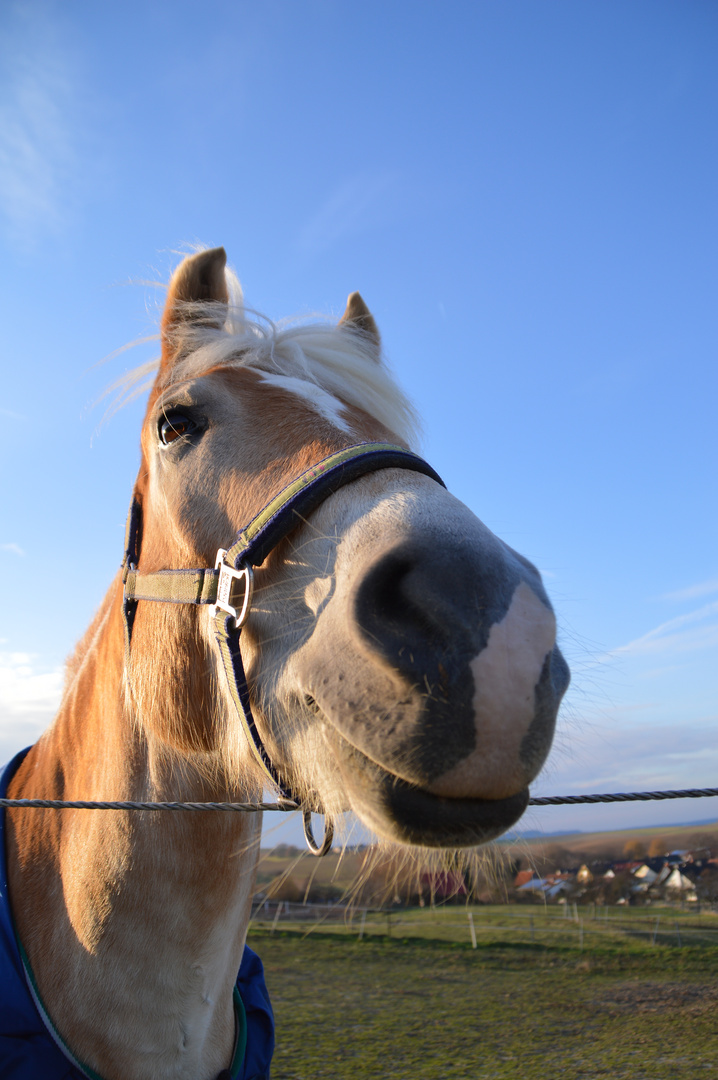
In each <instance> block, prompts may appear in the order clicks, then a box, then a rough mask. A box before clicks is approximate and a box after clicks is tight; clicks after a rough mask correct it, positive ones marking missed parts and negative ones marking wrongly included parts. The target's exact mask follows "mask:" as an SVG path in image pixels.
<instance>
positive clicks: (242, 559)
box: [122, 443, 445, 855]
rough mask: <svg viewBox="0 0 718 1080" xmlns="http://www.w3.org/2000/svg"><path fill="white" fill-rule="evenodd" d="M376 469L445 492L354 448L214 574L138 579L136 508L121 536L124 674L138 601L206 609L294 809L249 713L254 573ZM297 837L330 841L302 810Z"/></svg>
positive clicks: (323, 848)
mask: <svg viewBox="0 0 718 1080" xmlns="http://www.w3.org/2000/svg"><path fill="white" fill-rule="evenodd" d="M378 469H410V470H412V472H418V473H424V474H425V475H426V476H430V477H431V478H432V479H433V480H436V481H437V482H438V483H439V484H441V485H442V487H444V486H445V485H444V482H443V480H442V479H441V477H440V476H439V475H438V474H437V473H436V472H435V471H434V470H433V469H432V468H431V466H430V465H429V464H427V462H426V461H424V460H423V458H420V457H418V456H417V455H416V454H412V453H411V451H409V450H404V449H403V448H402V447H400V446H394V445H393V444H391V443H359V444H358V445H356V446H349V447H347V448H346V449H344V450H340V451H339V452H338V453H336V454H330V455H329V457H326V458H324V459H323V460H322V461H319V462H317V464H316V465H312V467H311V468H310V469H307V471H306V472H303V473H302V474H301V476H298V477H297V478H296V480H293V481H292V482H291V483H290V484H288V485H287V486H286V487H285V488H283V489H282V491H280V492H279V494H278V495H275V497H274V498H273V499H272V500H271V501H270V502H269V503H267V505H266V506H265V507H264V509H262V510H260V512H259V513H258V514H257V515H256V517H253V518H252V520H251V521H250V522H249V524H248V525H246V526H245V527H244V528H243V529H240V531H239V532H238V533H237V535H236V537H235V538H234V541H233V543H232V545H231V546H230V547H229V548H227V549H226V550H225V549H224V548H220V549H219V551H218V552H217V559H216V562H215V566H214V569H211V568H209V567H206V568H205V567H201V568H199V569H194V570H158V571H156V572H155V573H151V574H142V573H140V571H139V570H138V569H137V565H138V563H139V557H140V546H141V541H142V508H141V506H140V504H139V502H138V501H137V499H133V500H132V505H131V507H130V513H129V516H128V518H127V530H126V534H125V557H124V559H123V562H122V571H123V574H122V577H123V582H124V598H123V604H122V611H123V618H124V624H125V644H126V652H127V663H128V670H129V655H130V642H131V640H132V627H133V625H134V621H135V614H136V612H137V603H138V601H139V600H156V601H161V602H164V603H170V604H211V605H212V608H213V611H212V616H213V619H214V627H215V635H216V640H217V645H218V648H219V652H220V656H221V657H222V663H223V667H224V670H225V674H226V676H227V685H228V687H229V690H230V693H231V696H232V700H233V701H234V705H235V708H236V710H237V715H238V717H239V720H240V722H241V724H242V726H243V728H244V730H245V732H246V733H247V736H248V742H249V746H250V749H251V750H252V753H253V755H254V758H255V760H256V762H257V764H258V765H259V766H260V767H261V769H262V771H263V772H264V774H265V776H266V777H267V778H268V779H269V780H270V782H271V783H272V785H273V786H274V787H276V788H278V789H279V793H280V797H281V798H282V799H285V800H287V801H289V802H292V803H294V804H295V805H296V806H297V808H298V809H299V800H298V799H295V798H293V796H292V795H291V793H290V792H289V791H288V789H287V788H286V785H284V784H283V783H282V781H281V779H280V777H279V774H278V773H277V771H276V769H275V767H274V765H273V764H272V761H271V759H270V757H269V755H268V754H267V751H266V749H265V747H264V744H263V743H262V739H261V736H260V734H259V731H258V730H257V725H256V723H255V720H254V716H253V714H252V707H251V704H250V700H249V688H248V686H247V677H246V675H245V672H244V664H243V663H242V654H241V652H240V648H239V639H240V635H241V632H242V626H243V625H244V623H245V622H246V620H247V617H248V615H249V612H250V608H251V604H252V588H253V582H254V574H253V567H255V566H258V565H259V564H260V563H262V562H264V560H265V558H266V557H267V555H268V554H269V553H270V551H272V549H273V548H275V547H276V546H277V544H278V543H279V542H280V540H283V539H284V537H285V536H287V535H288V534H289V533H290V532H291V531H292V530H293V529H295V528H297V526H298V525H300V524H301V523H302V521H303V520H304V519H305V518H306V516H307V515H308V514H310V513H311V512H312V510H314V509H316V507H317V506H319V505H320V504H321V503H322V502H324V500H325V499H327V498H328V497H329V496H330V495H332V494H333V493H334V492H335V491H337V490H338V489H339V488H341V487H343V486H344V485H345V484H349V483H351V481H352V480H356V479H358V478H359V477H360V476H365V475H366V474H367V473H372V472H376V471H377V470H378ZM302 810H303V817H304V835H305V837H306V840H307V844H308V845H309V848H310V850H311V851H312V853H313V854H315V855H324V854H326V852H327V851H329V849H330V847H331V842H332V827H331V824H328V825H327V828H326V830H325V834H324V840H323V842H322V844H321V845H318V844H317V843H316V841H315V840H314V836H313V835H312V829H311V810H310V808H309V807H307V806H305V807H303V808H302Z"/></svg>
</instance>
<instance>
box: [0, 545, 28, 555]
mask: <svg viewBox="0 0 718 1080" xmlns="http://www.w3.org/2000/svg"><path fill="white" fill-rule="evenodd" d="M0 551H9V552H11V553H12V554H13V555H21V556H22V557H23V558H25V555H26V552H24V551H23V549H22V548H21V547H20V545H19V544H0Z"/></svg>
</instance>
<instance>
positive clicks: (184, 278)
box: [162, 247, 229, 358]
mask: <svg viewBox="0 0 718 1080" xmlns="http://www.w3.org/2000/svg"><path fill="white" fill-rule="evenodd" d="M226 263H227V252H226V251H225V250H224V248H223V247H218V248H210V250H209V251H199V252H198V253H197V254H196V255H188V256H187V258H186V259H184V260H183V261H182V262H181V263H180V264H179V266H178V267H177V269H176V270H175V272H174V274H173V275H172V280H171V281H170V284H169V289H168V290H167V301H166V303H165V310H164V313H163V315H162V351H163V354H164V356H163V358H166V357H167V355H168V354H169V355H171V354H173V353H174V352H175V351H176V349H177V344H178V339H180V338H181V336H182V327H183V326H188V325H190V324H191V325H194V326H208V327H216V328H217V329H219V328H220V327H222V326H223V325H224V321H225V319H226V318H227V305H228V303H229V293H228V291H227V280H226V278H225V276H224V268H225V265H226Z"/></svg>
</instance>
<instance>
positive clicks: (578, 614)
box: [0, 0, 718, 831]
mask: <svg viewBox="0 0 718 1080" xmlns="http://www.w3.org/2000/svg"><path fill="white" fill-rule="evenodd" d="M198 10H199V9H198V8H197V6H196V4H190V3H186V2H184V0H177V2H173V3H169V0H165V2H157V3H151V2H143V3H142V4H140V3H137V2H128V3H125V4H123V5H122V6H121V7H120V8H112V7H110V6H109V5H98V4H92V3H89V2H80V0H76V2H73V0H68V2H65V3H53V2H47V3H41V2H34V0H24V2H19V3H13V2H11V0H8V2H6V3H5V4H3V6H2V9H1V10H0V244H1V245H2V262H1V264H0V277H1V281H2V293H3V301H4V303H3V310H4V317H3V340H2V356H3V389H4V394H3V398H2V400H1V401H0V418H2V422H3V431H4V452H3V455H2V475H3V480H2V483H3V492H4V498H3V503H2V510H1V511H0V514H1V519H0V571H1V574H2V576H1V578H0V582H1V584H0V595H1V596H2V602H1V604H0V639H1V641H0V758H5V757H7V755H8V754H9V753H10V752H11V751H12V750H14V749H15V748H18V747H20V746H22V745H26V744H27V743H28V742H31V741H32V740H33V739H34V738H36V736H37V734H38V733H39V731H40V730H41V729H42V727H43V726H44V725H45V724H46V723H47V722H48V721H49V719H50V718H51V716H52V710H53V708H54V706H55V704H56V702H57V697H58V693H59V686H60V682H61V667H62V663H63V660H64V658H65V657H66V655H67V654H68V652H69V651H70V650H71V648H72V646H73V643H74V642H75V640H76V639H77V638H78V636H79V635H80V634H81V633H82V631H83V629H84V627H85V626H86V625H87V623H88V621H89V620H90V618H91V616H92V614H93V612H94V610H95V608H96V606H97V605H98V603H99V601H100V599H101V597H102V595H103V593H104V591H105V589H106V587H107V585H108V583H109V581H110V579H111V577H112V575H113V573H114V570H115V568H116V566H117V564H118V562H119V560H120V558H121V549H122V536H123V527H124V517H125V513H126V508H127V503H128V500H129V496H130V490H131V485H132V482H133V479H134V475H135V471H136V468H137V462H138V450H137V446H138V433H139V423H140V417H141V412H142V406H141V404H140V403H137V404H135V405H133V406H129V407H127V408H126V409H124V410H123V411H122V412H121V413H119V414H116V415H115V416H113V417H112V418H111V419H109V420H103V416H104V411H105V410H104V406H103V405H99V406H98V405H95V404H94V403H95V402H96V401H97V399H98V398H99V396H100V395H101V393H102V391H103V390H104V389H105V388H106V387H107V385H108V384H109V383H111V382H112V381H113V380H114V379H116V378H117V377H119V376H120V375H121V374H122V373H123V372H124V371H125V370H126V369H127V368H129V367H132V366H134V365H135V364H138V363H140V362H142V361H143V360H146V359H149V358H150V357H151V356H152V355H153V353H154V346H153V345H147V346H144V347H143V346H140V347H138V348H136V349H134V350H132V351H131V352H129V353H124V354H120V355H118V356H115V357H114V358H112V359H110V360H109V361H108V362H107V363H105V364H102V365H101V364H99V361H101V360H102V359H103V358H105V357H107V356H108V355H109V354H111V353H113V351H114V350H116V349H118V348H120V347H121V346H123V345H124V344H126V343H127V342H130V341H132V340H135V339H137V338H140V337H143V336H146V335H148V334H152V333H154V331H155V329H156V319H157V314H158V311H159V306H160V305H161V302H162V297H161V292H159V291H158V290H157V289H155V288H153V287H152V283H153V282H157V281H166V280H167V277H168V275H169V273H170V271H171V268H172V267H173V265H175V263H176V261H177V259H178V252H180V251H182V250H186V245H188V244H194V243H197V242H200V243H205V244H209V245H216V244H224V245H225V247H226V248H227V251H228V255H229V260H230V262H231V263H232V265H233V266H234V267H235V268H236V269H237V271H238V272H239V274H240V277H241V278H242V280H243V282H244V285H245V292H246V296H247V301H248V303H249V304H250V305H251V306H253V307H255V308H257V309H259V310H261V311H264V312H266V313H267V314H268V315H270V316H272V317H282V316H284V315H290V314H292V315H293V314H303V313H304V314H312V313H315V312H325V313H327V314H334V315H338V314H340V313H341V311H342V310H343V306H344V301H345V299H346V296H347V294H348V293H349V292H350V291H351V290H353V289H356V288H358V289H360V290H361V292H362V294H363V295H364V297H365V299H366V300H367V302H368V303H369V305H370V307H371V308H372V310H373V312H374V314H375V316H376V319H377V322H378V324H379V326H380V329H381V331H382V334H383V339H384V343H385V347H386V351H387V354H388V356H389V359H390V362H391V364H392V366H393V369H394V371H395V372H396V374H397V377H398V378H399V381H400V382H401V383H402V384H403V385H404V386H405V387H406V388H407V389H408V391H409V393H410V394H411V396H412V397H413V400H414V401H415V403H416V405H417V407H418V409H419V411H420V413H421V414H422V416H423V418H424V427H425V440H424V445H423V450H424V453H425V455H426V456H427V457H428V459H429V460H430V461H431V462H432V464H433V465H434V466H435V468H437V470H438V471H439V472H440V473H441V474H442V475H443V476H444V477H445V479H446V481H447V483H448V485H449V487H450V488H451V489H452V490H453V491H454V492H455V493H456V494H457V495H458V496H459V497H460V498H462V499H463V500H464V501H465V502H466V503H467V504H468V505H469V506H470V507H471V508H472V509H473V510H474V511H475V512H476V513H477V514H478V515H479V516H480V517H481V518H482V519H483V520H484V521H485V522H486V523H487V524H488V525H489V526H490V527H491V528H492V529H493V530H494V531H495V532H496V533H498V535H500V536H501V537H502V538H503V539H504V540H506V541H507V542H509V543H510V544H512V545H513V546H514V547H516V548H518V549H519V550H520V551H522V552H523V553H525V554H526V555H528V556H529V557H530V558H531V559H533V560H534V561H535V562H537V564H538V565H539V566H540V567H541V568H542V570H543V571H544V573H545V575H546V583H547V586H548V589H549V591H550V593H551V595H552V597H553V599H554V601H555V605H556V609H557V614H558V617H559V622H560V626H561V640H562V642H563V646H564V650H565V652H566V654H567V656H568V658H569V660H570V662H571V665H572V668H573V672H574V682H573V687H572V689H571V691H570V694H569V700H568V702H567V706H566V709H565V711H564V714H563V716H562V719H561V722H560V725H559V730H558V735H557V740H556V749H555V752H554V754H553V755H552V758H551V760H550V762H549V764H548V766H547V768H546V770H545V772H544V774H543V775H542V777H541V778H540V779H539V781H538V782H537V784H536V785H535V787H534V793H535V794H548V793H553V792H560V793H579V792H586V791H598V790H604V791H605V790H608V791H616V790H627V789H645V788H664V787H671V788H678V787H695V786H715V785H716V784H718V740H717V738H716V722H717V721H718V694H717V690H718V664H716V660H715V656H716V646H717V645H718V554H717V545H716V531H717V530H716V524H717V522H716V516H717V515H716V491H715V477H716V426H717V425H716V400H717V395H716V389H717V388H716V345H717V343H718V322H717V320H716V285H717V284H718V266H717V254H716V253H717V252H718V235H717V233H718V208H717V207H718V200H717V199H716V176H718V153H717V150H718V134H717V126H716V115H718V65H716V63H715V57H716V54H717V51H718V7H716V5H715V4H714V3H713V2H712V0H680V2H679V0H674V2H666V0H645V2H643V0H583V2H581V3H575V0H570V2H564V0H552V2H551V3H540V2H537V0H505V2H499V0H491V2H482V0H473V2H471V3H469V2H455V3H448V4H443V5H439V4H430V3H421V2H420V3H408V2H407V0H397V2H393V3H392V2H388V3H387V2H386V0H384V2H382V3H378V2H374V0H367V2H365V3H364V4H362V5H361V7H360V8H357V6H356V5H353V4H349V3H345V2H339V0H338V2H332V0H316V2H311V0H284V2H273V0H266V2H263V3H262V4H260V5H256V4H250V3H246V2H243V0H233V2H231V3H228V2H223V0H219V2H214V3H208V4H206V5H205V6H204V8H203V9H202V15H203V17H204V19H205V21H204V22H202V21H198V18H197V15H198ZM716 816H717V808H716V805H715V801H714V800H705V801H702V802H697V801H694V802H680V803H673V804H670V805H668V806H666V805H665V804H663V805H653V806H635V807H630V808H626V807H615V808H614V807H610V808H602V809H595V808H589V809H585V810H584V809H582V810H575V809H570V810H559V809H550V810H545V811H541V812H540V813H539V812H533V813H531V814H529V815H528V816H527V818H526V819H525V824H526V826H527V827H529V828H545V829H546V830H547V831H554V830H555V829H559V828H571V827H575V828H582V829H583V828H601V827H606V828H609V827H619V826H630V825H634V824H635V825H638V824H642V823H651V822H665V821H689V820H695V819H703V818H713V819H715V817H716Z"/></svg>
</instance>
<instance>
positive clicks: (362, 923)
mask: <svg viewBox="0 0 718 1080" xmlns="http://www.w3.org/2000/svg"><path fill="white" fill-rule="evenodd" d="M365 922H366V908H364V910H363V911H362V913H361V926H360V927H359V940H360V941H361V939H362V938H363V937H364V924H365Z"/></svg>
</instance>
